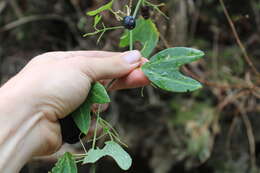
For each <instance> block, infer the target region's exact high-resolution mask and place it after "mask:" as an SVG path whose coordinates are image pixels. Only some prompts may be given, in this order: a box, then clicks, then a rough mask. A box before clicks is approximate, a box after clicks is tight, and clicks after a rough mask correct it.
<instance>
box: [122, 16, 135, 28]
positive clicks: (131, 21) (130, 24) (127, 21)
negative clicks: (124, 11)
mask: <svg viewBox="0 0 260 173" xmlns="http://www.w3.org/2000/svg"><path fill="white" fill-rule="evenodd" d="M123 24H124V27H125V28H126V29H129V30H132V29H134V28H135V25H136V23H135V18H134V17H133V16H125V17H124V19H123Z"/></svg>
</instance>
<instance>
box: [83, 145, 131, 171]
mask: <svg viewBox="0 0 260 173" xmlns="http://www.w3.org/2000/svg"><path fill="white" fill-rule="evenodd" d="M105 144H106V145H105V147H104V148H103V149H99V148H97V149H93V148H92V149H90V150H89V151H88V153H87V156H86V157H85V159H84V162H83V163H95V162H96V161H98V160H99V159H100V158H102V157H104V156H110V157H112V158H113V159H114V160H115V161H116V163H117V164H118V166H119V167H120V168H121V169H123V170H128V169H129V168H130V166H131V164H132V159H131V157H130V156H129V154H128V153H127V152H125V150H124V149H123V148H122V147H121V146H120V145H118V144H117V143H115V142H113V141H108V142H106V143H105Z"/></svg>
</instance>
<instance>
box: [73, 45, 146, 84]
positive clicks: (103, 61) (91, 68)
mask: <svg viewBox="0 0 260 173" xmlns="http://www.w3.org/2000/svg"><path fill="white" fill-rule="evenodd" d="M141 58H142V55H141V53H140V52H139V51H137V50H133V51H128V52H125V53H122V54H119V55H117V56H113V57H95V58H86V57H79V58H76V57H75V60H76V61H77V64H79V66H80V69H81V70H82V71H83V72H84V73H85V74H86V75H87V76H88V77H90V78H91V79H92V80H94V81H97V80H101V79H112V78H119V77H122V76H125V75H127V74H128V73H130V72H131V71H132V70H134V69H135V68H137V67H138V66H139V65H140V64H141Z"/></svg>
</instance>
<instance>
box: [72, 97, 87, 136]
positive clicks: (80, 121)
mask: <svg viewBox="0 0 260 173" xmlns="http://www.w3.org/2000/svg"><path fill="white" fill-rule="evenodd" d="M90 111H91V102H90V100H87V101H85V102H84V103H83V104H82V105H81V106H80V107H79V108H78V109H77V110H76V111H74V112H73V113H72V117H73V120H74V122H75V123H76V125H77V126H78V128H79V129H80V131H81V132H82V133H84V134H85V135H87V133H88V130H89V127H90V123H91V117H90Z"/></svg>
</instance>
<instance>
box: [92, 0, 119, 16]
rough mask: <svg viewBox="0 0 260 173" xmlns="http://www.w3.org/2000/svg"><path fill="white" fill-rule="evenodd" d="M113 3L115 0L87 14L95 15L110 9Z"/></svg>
mask: <svg viewBox="0 0 260 173" xmlns="http://www.w3.org/2000/svg"><path fill="white" fill-rule="evenodd" d="M113 3H114V0H112V1H110V2H109V3H107V4H105V5H103V6H101V7H100V8H98V9H96V10H94V11H90V12H88V13H87V15H89V16H95V15H97V14H99V13H101V12H103V11H105V10H110V9H111V8H112V5H113Z"/></svg>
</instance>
